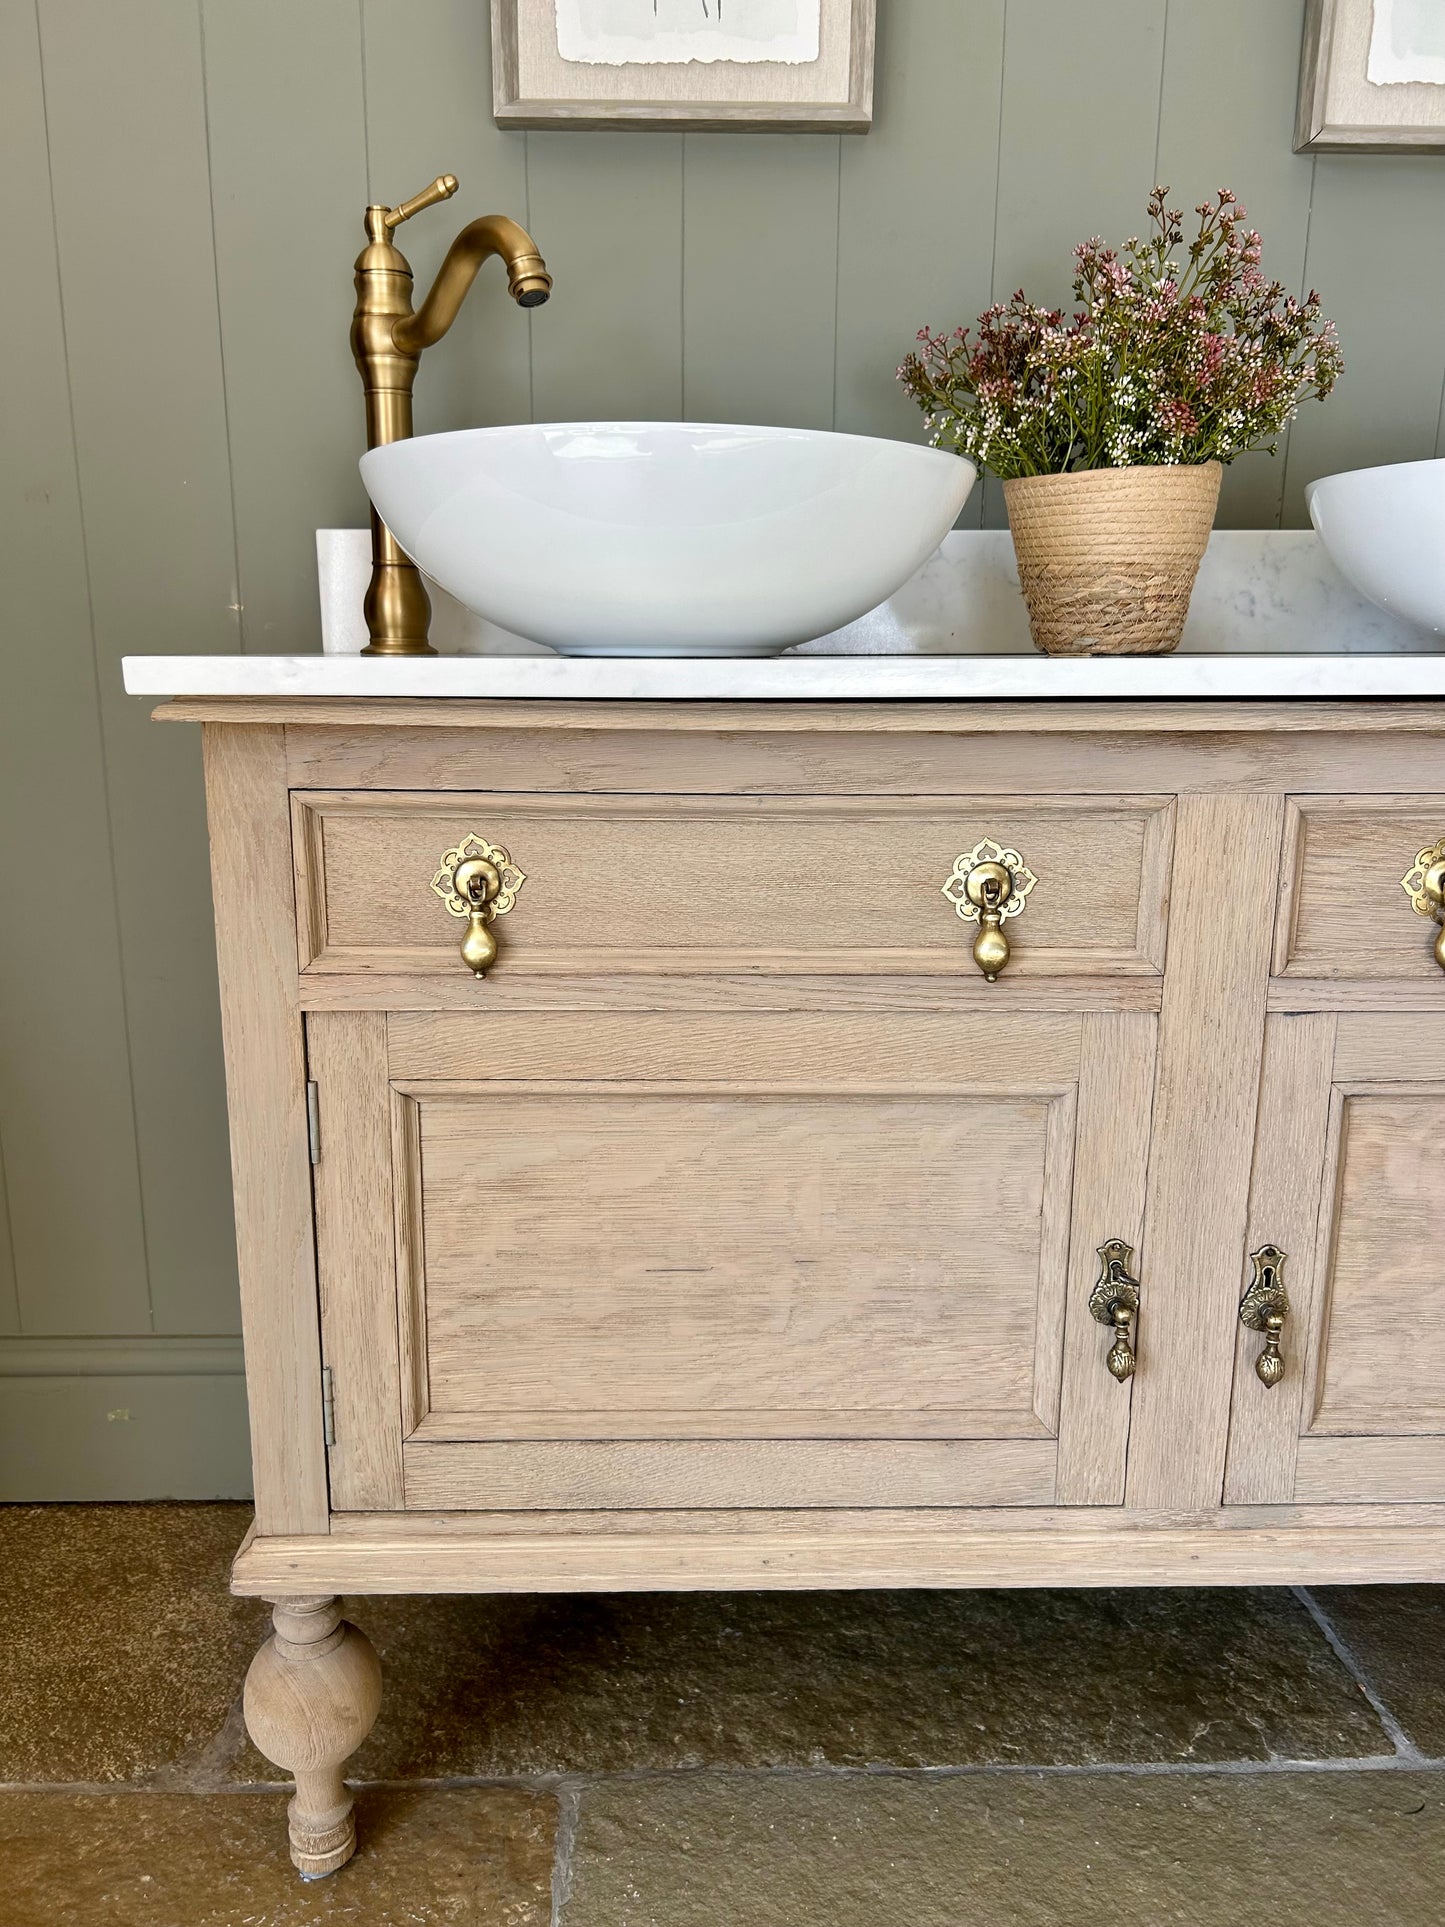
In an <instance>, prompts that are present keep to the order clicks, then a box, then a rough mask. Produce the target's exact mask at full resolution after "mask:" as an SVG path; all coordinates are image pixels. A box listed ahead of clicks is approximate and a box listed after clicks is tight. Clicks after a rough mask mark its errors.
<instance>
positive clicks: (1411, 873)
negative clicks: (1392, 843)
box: [1400, 836, 1445, 970]
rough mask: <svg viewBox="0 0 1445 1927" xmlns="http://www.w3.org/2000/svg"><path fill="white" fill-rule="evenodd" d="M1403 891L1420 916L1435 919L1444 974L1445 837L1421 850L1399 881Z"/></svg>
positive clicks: (1438, 958) (1437, 952)
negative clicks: (1438, 932) (1438, 927)
mask: <svg viewBox="0 0 1445 1927" xmlns="http://www.w3.org/2000/svg"><path fill="white" fill-rule="evenodd" d="M1400 888H1401V889H1402V890H1403V891H1404V892H1405V895H1406V896H1407V897H1408V898H1409V899H1410V902H1411V905H1412V906H1413V908H1414V909H1415V911H1416V913H1417V914H1418V915H1419V916H1422V917H1430V918H1433V920H1434V921H1435V922H1436V923H1437V924H1439V926H1440V934H1439V935H1438V936H1437V937H1436V939H1435V961H1436V963H1437V964H1439V966H1440V968H1441V969H1442V970H1445V836H1442V837H1441V839H1440V841H1439V842H1438V843H1436V844H1434V845H1433V846H1431V847H1430V848H1427V849H1424V850H1421V852H1420V854H1419V855H1418V856H1417V857H1416V858H1415V861H1414V864H1413V866H1412V867H1411V868H1410V869H1408V870H1407V871H1406V872H1405V874H1404V876H1402V877H1401V878H1400Z"/></svg>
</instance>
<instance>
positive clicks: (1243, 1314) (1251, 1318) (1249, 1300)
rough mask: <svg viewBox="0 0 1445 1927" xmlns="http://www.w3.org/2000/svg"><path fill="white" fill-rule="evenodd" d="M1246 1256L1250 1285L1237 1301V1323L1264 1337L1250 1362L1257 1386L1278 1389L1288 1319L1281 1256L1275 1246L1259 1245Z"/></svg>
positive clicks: (1281, 1375)
mask: <svg viewBox="0 0 1445 1927" xmlns="http://www.w3.org/2000/svg"><path fill="white" fill-rule="evenodd" d="M1249 1255H1250V1262H1251V1263H1252V1264H1253V1266H1254V1282H1253V1283H1252V1284H1251V1285H1250V1287H1249V1289H1248V1291H1246V1292H1245V1294H1244V1296H1243V1298H1241V1299H1240V1301H1239V1322H1240V1324H1241V1325H1244V1326H1246V1327H1247V1328H1248V1329H1249V1330H1250V1331H1252V1332H1263V1333H1264V1350H1263V1351H1262V1352H1261V1353H1260V1354H1259V1357H1258V1358H1256V1359H1255V1361H1254V1372H1255V1377H1256V1378H1258V1380H1259V1382H1260V1383H1261V1385H1278V1383H1279V1381H1280V1380H1281V1379H1282V1378H1283V1377H1284V1359H1283V1358H1282V1357H1281V1355H1280V1349H1279V1341H1280V1338H1281V1336H1282V1334H1283V1332H1284V1321H1285V1319H1286V1318H1288V1317H1289V1293H1288V1292H1287V1291H1286V1290H1285V1288H1284V1279H1283V1275H1282V1274H1283V1272H1284V1261H1285V1254H1284V1252H1282V1251H1281V1250H1280V1248H1279V1246H1278V1245H1261V1246H1260V1248H1259V1250H1258V1251H1252V1252H1251V1253H1250V1254H1249Z"/></svg>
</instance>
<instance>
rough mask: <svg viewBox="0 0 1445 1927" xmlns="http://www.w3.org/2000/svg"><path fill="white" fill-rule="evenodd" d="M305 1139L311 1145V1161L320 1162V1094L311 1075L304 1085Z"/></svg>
mask: <svg viewBox="0 0 1445 1927" xmlns="http://www.w3.org/2000/svg"><path fill="white" fill-rule="evenodd" d="M306 1141H307V1143H308V1144H309V1145H310V1147H311V1162H312V1163H313V1164H319V1163H320V1162H321V1096H320V1093H319V1092H318V1090H317V1088H316V1079H315V1078H314V1077H313V1078H312V1079H311V1080H310V1081H309V1082H308V1084H307V1086H306Z"/></svg>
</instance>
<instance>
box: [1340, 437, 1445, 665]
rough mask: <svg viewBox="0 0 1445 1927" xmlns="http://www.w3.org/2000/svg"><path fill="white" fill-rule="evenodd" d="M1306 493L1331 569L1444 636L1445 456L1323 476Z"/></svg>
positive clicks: (1376, 599)
mask: <svg viewBox="0 0 1445 1927" xmlns="http://www.w3.org/2000/svg"><path fill="white" fill-rule="evenodd" d="M1305 499H1306V501H1307V502H1308V503H1309V510H1310V520H1311V521H1312V522H1313V523H1314V525H1315V527H1316V529H1318V531H1319V534H1320V539H1321V541H1322V542H1323V543H1324V545H1325V547H1326V548H1327V549H1328V550H1329V553H1330V558H1331V560H1332V561H1333V562H1334V564H1335V567H1336V568H1337V569H1338V570H1339V571H1340V574H1341V575H1343V576H1344V577H1345V578H1346V580H1347V581H1349V582H1350V583H1352V584H1353V585H1354V587H1355V588H1357V589H1358V590H1359V592H1360V594H1361V595H1363V596H1367V597H1368V598H1369V600H1370V601H1371V602H1373V603H1374V604H1375V605H1376V607H1378V608H1381V609H1388V610H1389V611H1390V613H1391V615H1396V616H1403V617H1404V618H1405V620H1406V621H1407V622H1413V623H1417V624H1418V625H1419V626H1420V627H1421V628H1422V629H1430V630H1433V631H1434V633H1435V634H1436V635H1437V636H1438V635H1445V461H1429V462H1396V463H1394V464H1393V465H1391V466H1390V467H1388V468H1357V469H1352V470H1349V471H1348V472H1346V473H1345V474H1343V475H1326V476H1323V477H1321V479H1320V480H1319V481H1317V482H1311V483H1310V484H1309V486H1308V487H1307V488H1306V490H1305Z"/></svg>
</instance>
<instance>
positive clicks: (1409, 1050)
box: [1225, 1013, 1445, 1504]
mask: <svg viewBox="0 0 1445 1927" xmlns="http://www.w3.org/2000/svg"><path fill="white" fill-rule="evenodd" d="M1271 1251H1273V1252H1276V1253H1283V1254H1284V1256H1283V1258H1282V1259H1281V1258H1279V1257H1272V1256H1270V1255H1269V1254H1270V1253H1271ZM1248 1252H1249V1253H1260V1252H1263V1253H1265V1254H1266V1255H1265V1256H1264V1258H1263V1259H1261V1260H1260V1261H1259V1263H1255V1262H1250V1263H1248V1264H1247V1267H1246V1270H1245V1272H1244V1274H1243V1275H1242V1279H1241V1284H1242V1287H1243V1288H1248V1287H1249V1286H1251V1285H1252V1284H1253V1283H1254V1280H1255V1275H1256V1272H1257V1271H1259V1270H1261V1269H1262V1268H1267V1267H1268V1266H1270V1265H1273V1266H1274V1268H1275V1270H1276V1272H1277V1279H1278V1284H1279V1285H1281V1286H1282V1287H1283V1289H1284V1292H1285V1294H1286V1296H1287V1298H1288V1309H1287V1311H1286V1310H1285V1308H1284V1306H1283V1304H1282V1303H1281V1304H1279V1307H1278V1309H1279V1310H1280V1311H1281V1312H1283V1313H1284V1322H1283V1326H1282V1328H1281V1329H1280V1332H1279V1352H1280V1358H1281V1362H1282V1371H1281V1370H1280V1368H1278V1367H1276V1368H1275V1369H1273V1370H1271V1369H1270V1367H1269V1365H1268V1364H1266V1367H1265V1371H1264V1374H1263V1376H1261V1373H1260V1371H1259V1363H1260V1360H1261V1357H1262V1355H1263V1354H1264V1353H1265V1352H1266V1350H1267V1349H1268V1347H1269V1339H1268V1334H1267V1333H1261V1332H1259V1331H1258V1330H1252V1329H1249V1328H1247V1327H1245V1326H1244V1325H1241V1327H1240V1332H1239V1342H1238V1354H1237V1358H1236V1365H1235V1378H1234V1406H1233V1416H1232V1422H1231V1432H1230V1450H1229V1469H1228V1474H1227V1478H1226V1484H1225V1499H1226V1501H1227V1502H1230V1503H1234V1504H1251V1503H1254V1504H1266V1503H1270V1502H1283V1501H1290V1500H1295V1501H1298V1502H1299V1503H1301V1504H1306V1503H1310V1502H1315V1503H1325V1504H1328V1503H1330V1502H1336V1501H1338V1502H1341V1503H1344V1502H1359V1503H1370V1502H1374V1501H1392V1500H1393V1501H1401V1502H1404V1501H1412V1500H1419V1501H1430V1502H1445V1014H1442V1015H1436V1014H1434V1013H1419V1014H1402V1015H1398V1016H1394V1015H1390V1016H1386V1015H1363V1014H1355V1015H1342V1016H1333V1015H1329V1014H1323V1013H1321V1014H1313V1015H1299V1016H1284V1015H1280V1016H1274V1017H1271V1018H1270V1020H1269V1024H1268V1028H1267V1032H1266V1039H1265V1060H1264V1081H1263V1084H1262V1087H1261V1102H1260V1117H1259V1132H1258V1142H1257V1148H1256V1153H1255V1165H1254V1178H1253V1184H1252V1189H1251V1199H1250V1231H1249V1239H1248ZM1245 1256H1246V1257H1248V1253H1247V1254H1245ZM1272 1378H1277V1382H1275V1383H1268V1382H1266V1381H1267V1380H1269V1379H1272Z"/></svg>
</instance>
